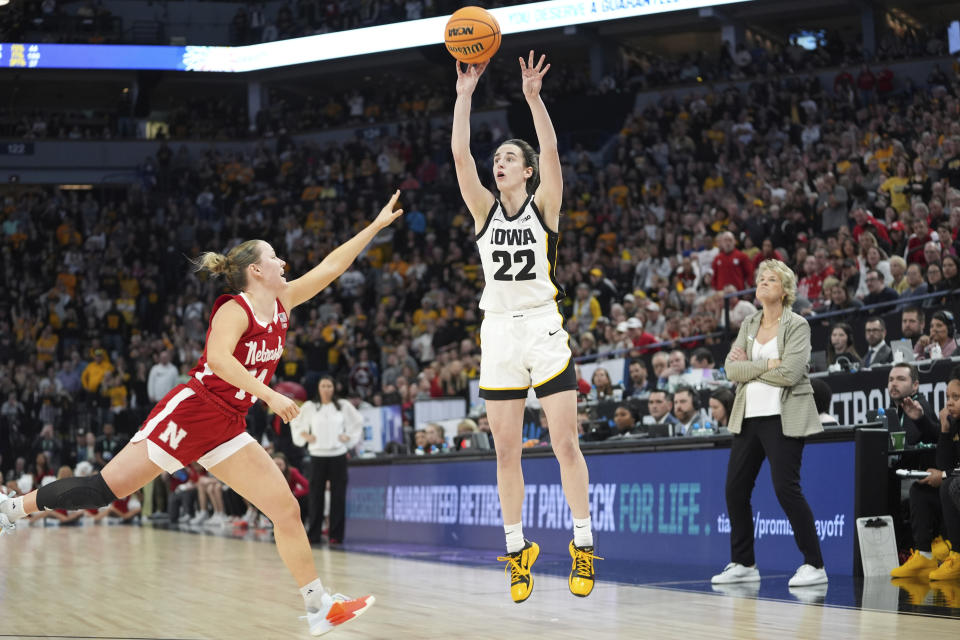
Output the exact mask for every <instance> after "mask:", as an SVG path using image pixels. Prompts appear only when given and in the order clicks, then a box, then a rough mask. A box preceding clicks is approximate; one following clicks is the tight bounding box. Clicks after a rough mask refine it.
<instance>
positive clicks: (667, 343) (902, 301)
mask: <svg viewBox="0 0 960 640" xmlns="http://www.w3.org/2000/svg"><path fill="white" fill-rule="evenodd" d="M754 292H756V288H753V289H743V290H742V291H734V292H732V293H728V294H725V295H724V296H723V298H724V305H723V306H724V309H723V314H724V324H725V327H724V330H723V331H715V332H713V333H704V334H699V335H695V336H688V337H685V338H676V339H674V340H664V341H661V342H655V343H653V344H645V345H643V346H642V347H627V348H625V349H616V350H614V351H606V352H604V353H597V354H591V355H586V356H578V357H576V358H574V359H573V361H574V362H576V363H578V364H581V363H584V362H593V361H594V360H607V359H611V358H620V357H627V356H629V354H630V353H634V352H637V351H640V352H645V353H649V352H652V351H661V350H664V349H672V348H674V347H683V345H685V344H688V343H691V342H700V341H704V340H708V339H711V338H722V339H724V340H732V339H733V335H734V331H733V329H732V328H731V327H730V305H729V304H728V300H730V299H732V298H741V297H743V296H746V295H749V294H752V293H754ZM958 294H960V288H958V289H952V290H946V291H935V292H933V293H925V294H923V295H919V296H910V297H909V298H898V299H896V300H889V301H887V302H878V303H875V304H868V305H863V306H860V307H853V308H850V309H839V310H837V311H824V312H822V313H815V314H812V315H809V316H806V319H807V321H808V322H814V321H817V320H827V319H830V318H836V317H842V316H848V315H857V314H863V313H864V312H868V311H871V310H874V309H877V310H879V309H884V310H886V311H887V312H889V311H893V310H895V309H902V308H904V307H908V306H920V305H919V304H914V303H917V302H923V301H924V300H930V299H933V298H946V297H952V296H958ZM957 300H958V301H960V297H958V298H957ZM958 329H960V327H958Z"/></svg>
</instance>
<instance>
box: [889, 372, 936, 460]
mask: <svg viewBox="0 0 960 640" xmlns="http://www.w3.org/2000/svg"><path fill="white" fill-rule="evenodd" d="M919 389H920V377H919V374H918V372H917V367H916V366H915V365H913V364H910V363H908V362H901V363H899V364H895V365H893V366H892V367H891V368H890V373H889V375H888V376H887V392H888V393H889V395H890V400H891V402H892V403H893V406H892V407H890V408H889V409H888V410H887V415H889V416H890V420H892V421H893V422H891V423H890V425H889V427H890V430H891V431H904V432H906V442H907V444H910V445H915V444H918V443H921V442H923V443H927V444H936V442H937V439H938V438H939V434H938V428H937V414H936V412H934V410H933V408H932V407H931V406H930V403H928V402H927V401H926V399H924V397H923V395H921V394H920V392H919ZM907 398H909V399H911V400H912V401H913V402H912V403H913V404H916V405H918V406H919V407H920V409H918V410H917V411H915V412H914V413H916V418H914V417H913V416H912V415H911V413H909V412H907V411H906V410H905V408H904V400H905V399H907ZM921 413H922V415H921ZM921 418H922V419H921Z"/></svg>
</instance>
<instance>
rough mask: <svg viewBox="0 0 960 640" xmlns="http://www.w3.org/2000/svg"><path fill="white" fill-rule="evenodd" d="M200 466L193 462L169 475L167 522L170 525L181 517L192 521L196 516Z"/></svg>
mask: <svg viewBox="0 0 960 640" xmlns="http://www.w3.org/2000/svg"><path fill="white" fill-rule="evenodd" d="M200 469H201V467H200V465H198V464H197V463H195V462H193V463H190V464H189V465H187V466H186V467H184V468H183V469H180V471H177V472H176V473H174V474H170V476H169V477H168V478H166V481H167V482H168V489H169V494H168V499H167V521H168V522H169V523H170V524H171V525H176V524H178V523H179V522H180V518H181V517H182V516H187V517H188V518H190V519H192V518H194V517H196V515H197V493H198V491H197V480H199V478H200V475H199V473H198V471H199V470H200Z"/></svg>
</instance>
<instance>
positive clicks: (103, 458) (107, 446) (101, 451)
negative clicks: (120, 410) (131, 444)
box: [96, 422, 128, 467]
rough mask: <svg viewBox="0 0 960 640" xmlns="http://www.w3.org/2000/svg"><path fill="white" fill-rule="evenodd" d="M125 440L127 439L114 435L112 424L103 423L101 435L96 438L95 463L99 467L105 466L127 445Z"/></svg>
mask: <svg viewBox="0 0 960 640" xmlns="http://www.w3.org/2000/svg"><path fill="white" fill-rule="evenodd" d="M127 440H128V438H127V437H125V436H122V435H119V434H117V433H116V430H115V428H114V426H113V423H112V422H106V423H104V425H103V435H101V436H100V437H99V438H97V449H96V463H97V464H98V465H100V466H101V467H103V466H104V465H106V464H107V463H108V462H110V460H112V459H113V457H114V456H115V455H117V453H119V452H120V449H122V448H123V445H125V444H127Z"/></svg>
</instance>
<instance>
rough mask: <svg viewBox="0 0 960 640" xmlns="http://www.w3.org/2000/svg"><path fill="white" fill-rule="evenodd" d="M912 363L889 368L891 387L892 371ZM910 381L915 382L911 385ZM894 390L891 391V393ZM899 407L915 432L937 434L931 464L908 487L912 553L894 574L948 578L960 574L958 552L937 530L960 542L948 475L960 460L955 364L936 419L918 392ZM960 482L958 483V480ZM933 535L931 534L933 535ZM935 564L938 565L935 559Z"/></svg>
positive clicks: (959, 376) (959, 373)
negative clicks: (922, 476)
mask: <svg viewBox="0 0 960 640" xmlns="http://www.w3.org/2000/svg"><path fill="white" fill-rule="evenodd" d="M904 366H909V367H910V369H911V373H912V372H913V371H915V367H913V366H912V365H897V366H896V367H894V368H893V369H892V370H891V374H890V376H891V378H890V379H891V382H890V388H891V390H892V389H893V387H894V384H895V383H894V380H893V372H894V371H897V370H898V369H900V368H902V367H904ZM914 386H915V385H914ZM892 395H893V393H892V392H891V396H892ZM901 410H902V412H903V414H905V416H906V417H907V418H908V419H909V420H911V421H912V422H914V423H915V424H916V426H917V428H918V431H920V432H922V433H925V434H927V435H928V436H929V435H930V434H932V433H934V432H935V433H936V441H937V452H936V463H935V465H934V466H932V467H930V468H929V469H927V476H926V477H925V478H921V479H920V480H917V481H916V482H914V483H913V484H912V485H911V487H910V525H911V528H912V530H913V538H914V547H915V550H914V552H913V555H911V556H910V558H909V559H908V560H907V561H906V562H905V563H904V564H903V565H902V566H900V567H897V568H895V569H893V570H892V571H891V572H890V575H891V576H893V577H894V578H909V577H920V578H927V577H929V579H930V580H938V579H939V580H943V579H953V578H958V577H960V555H958V554H957V552H955V551H950V546H948V544H945V543H944V542H943V540H942V538H941V537H940V536H939V535H937V534H938V533H940V532H945V533H946V534H947V539H948V541H949V543H952V544H960V510H958V506H957V504H956V503H955V502H954V501H953V500H952V495H951V494H955V493H957V492H958V491H957V487H953V489H952V491H951V486H950V485H952V484H953V483H954V482H955V481H956V477H951V476H950V475H948V474H949V473H950V471H951V470H953V469H954V468H955V467H956V466H957V464H958V462H960V443H958V439H957V432H958V422H957V418H958V417H960V367H955V368H954V370H953V371H952V372H951V373H950V382H949V384H948V385H947V406H946V407H945V408H944V409H942V410H941V411H940V416H939V418H937V417H933V416H931V414H932V413H933V412H932V410H930V411H928V410H929V405H926V403H924V402H923V401H922V398H919V397H909V396H908V397H905V398H903V399H902V402H901ZM958 486H960V485H958ZM934 536H936V537H934ZM938 563H942V564H940V566H939V567H938V566H937V564H938Z"/></svg>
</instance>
